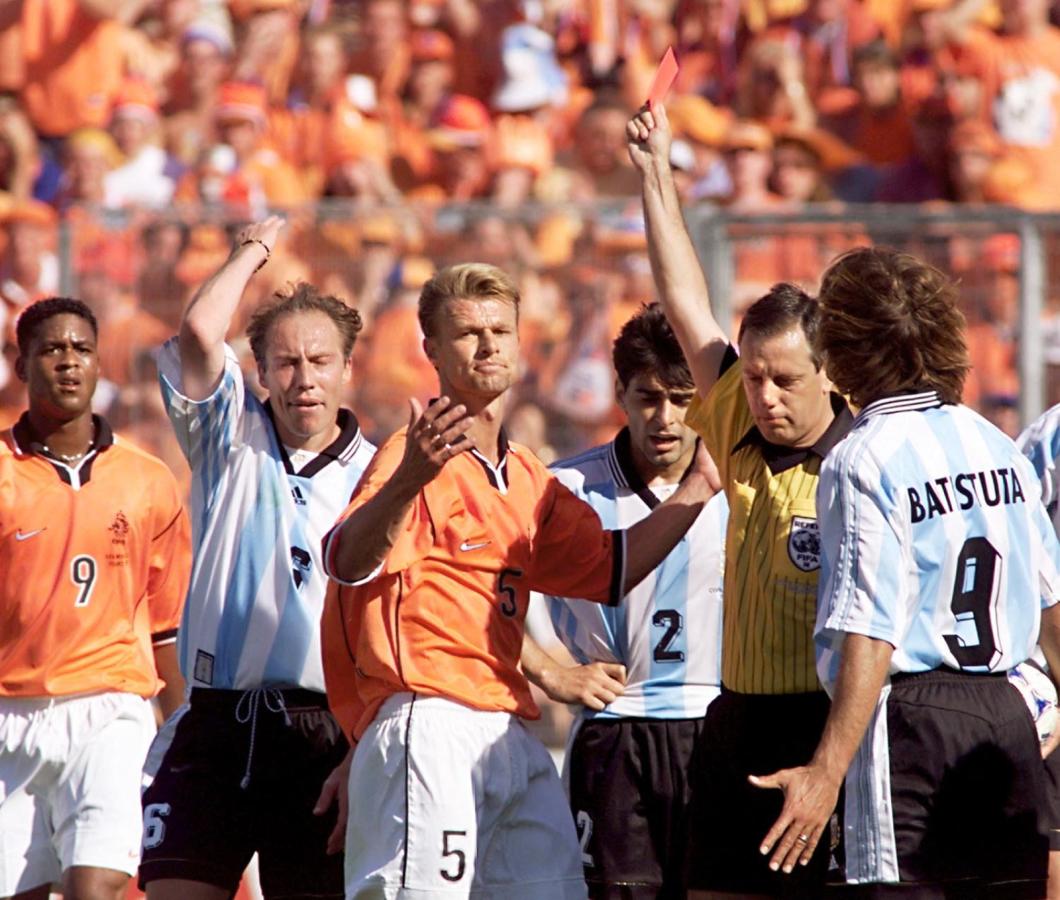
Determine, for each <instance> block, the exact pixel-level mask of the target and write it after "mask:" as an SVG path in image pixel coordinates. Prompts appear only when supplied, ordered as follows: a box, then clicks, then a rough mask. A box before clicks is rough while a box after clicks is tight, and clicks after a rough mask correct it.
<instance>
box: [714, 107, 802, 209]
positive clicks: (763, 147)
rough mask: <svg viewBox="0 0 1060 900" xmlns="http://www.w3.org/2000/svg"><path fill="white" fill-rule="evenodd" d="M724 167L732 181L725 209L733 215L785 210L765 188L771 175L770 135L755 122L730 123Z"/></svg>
mask: <svg viewBox="0 0 1060 900" xmlns="http://www.w3.org/2000/svg"><path fill="white" fill-rule="evenodd" d="M724 147H725V163H726V165H727V166H728V167H729V177H730V179H731V180H732V194H731V195H730V196H729V198H728V201H727V206H728V208H729V209H730V210H732V211H733V212H736V213H755V212H766V211H770V210H775V209H777V208H779V207H785V206H787V203H786V201H785V200H784V198H782V197H781V196H780V195H779V194H776V193H774V192H773V191H772V190H771V189H770V186H769V176H770V174H771V172H772V171H773V135H772V134H770V133H769V129H768V128H766V127H765V126H764V125H761V124H759V123H758V122H752V121H750V120H747V119H743V120H740V121H737V122H734V123H733V124H732V126H731V127H730V129H729V132H728V134H726V136H725V144H724Z"/></svg>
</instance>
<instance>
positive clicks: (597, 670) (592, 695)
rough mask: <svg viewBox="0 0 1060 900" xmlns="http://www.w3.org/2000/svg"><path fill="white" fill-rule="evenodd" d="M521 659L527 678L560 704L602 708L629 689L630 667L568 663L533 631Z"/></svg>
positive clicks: (525, 635) (525, 642)
mask: <svg viewBox="0 0 1060 900" xmlns="http://www.w3.org/2000/svg"><path fill="white" fill-rule="evenodd" d="M519 661H520V663H521V664H522V667H523V673H524V674H525V675H526V677H527V678H528V679H529V680H530V681H531V682H532V683H533V684H536V685H537V686H538V687H539V688H541V690H543V691H544V692H545V694H546V695H547V696H548V698H549V699H550V700H554V701H555V702H556V703H580V704H581V705H582V706H587V707H588V708H589V709H595V710H597V711H599V710H601V709H603V708H604V707H605V706H607V704H608V703H613V702H614V701H615V700H616V699H618V698H619V697H620V696H622V693H623V692H624V691H625V686H626V667H625V666H624V665H622V664H621V663H605V662H593V663H588V664H587V665H583V666H566V665H564V664H563V663H561V662H560V661H559V660H557V659H554V658H553V657H552V656H551V654H549V653H548V652H546V651H545V649H544V648H543V647H542V646H541V645H540V644H538V642H537V641H535V640H534V639H533V638H532V637H530V635H529V634H524V635H523V652H522V655H521V657H520V660H519Z"/></svg>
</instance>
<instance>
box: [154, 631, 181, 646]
mask: <svg viewBox="0 0 1060 900" xmlns="http://www.w3.org/2000/svg"><path fill="white" fill-rule="evenodd" d="M176 639H177V629H176V628H169V629H167V630H166V631H156V632H155V633H154V634H152V635H151V643H152V644H155V645H156V646H157V645H158V644H168V643H169V642H170V641H175V640H176Z"/></svg>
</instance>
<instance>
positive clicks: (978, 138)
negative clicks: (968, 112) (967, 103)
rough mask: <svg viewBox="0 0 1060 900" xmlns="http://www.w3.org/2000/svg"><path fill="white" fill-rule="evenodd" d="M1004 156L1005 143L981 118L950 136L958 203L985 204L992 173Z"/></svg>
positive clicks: (963, 124)
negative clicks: (1002, 146)
mask: <svg viewBox="0 0 1060 900" xmlns="http://www.w3.org/2000/svg"><path fill="white" fill-rule="evenodd" d="M1000 157H1001V141H1000V140H998V137H997V134H995V133H994V130H993V129H992V128H991V127H990V126H989V125H987V124H986V123H985V122H983V121H982V120H981V119H968V120H967V121H964V122H960V123H958V124H957V125H955V126H954V128H953V131H952V132H951V133H950V167H949V172H950V184H951V185H952V186H953V199H954V200H956V201H957V202H958V203H985V202H986V193H985V185H986V182H987V178H988V177H989V175H990V170H991V169H992V168H993V166H994V164H995V163H996V162H997V161H998V159H999V158H1000Z"/></svg>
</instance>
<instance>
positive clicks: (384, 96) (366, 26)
mask: <svg viewBox="0 0 1060 900" xmlns="http://www.w3.org/2000/svg"><path fill="white" fill-rule="evenodd" d="M411 62H412V49H411V46H410V42H409V21H408V16H407V9H406V4H405V3H404V2H403V0H364V2H363V3H362V4H361V28H360V33H359V34H358V35H357V41H356V45H355V47H354V49H353V51H352V53H351V54H350V69H351V70H352V71H354V72H358V73H360V74H362V75H367V76H368V77H369V78H371V79H372V81H373V82H375V86H376V91H377V93H378V95H379V102H380V106H381V108H382V110H383V116H384V118H388V117H389V115H390V114H391V111H398V112H399V111H400V108H401V96H402V94H403V93H404V91H405V84H406V82H407V81H408V77H409V70H410V67H411Z"/></svg>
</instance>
